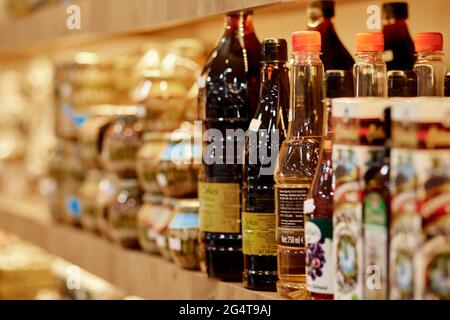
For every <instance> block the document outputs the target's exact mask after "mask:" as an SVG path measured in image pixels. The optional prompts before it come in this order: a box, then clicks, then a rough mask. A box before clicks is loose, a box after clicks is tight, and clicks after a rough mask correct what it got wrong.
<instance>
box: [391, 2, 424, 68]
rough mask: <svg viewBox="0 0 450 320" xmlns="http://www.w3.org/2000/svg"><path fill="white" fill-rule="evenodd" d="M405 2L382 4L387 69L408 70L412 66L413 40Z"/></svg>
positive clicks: (413, 57) (413, 58) (413, 60)
mask: <svg viewBox="0 0 450 320" xmlns="http://www.w3.org/2000/svg"><path fill="white" fill-rule="evenodd" d="M408 17H409V12H408V3H407V2H388V3H384V4H383V35H384V41H385V44H384V51H385V61H387V62H386V65H387V68H388V70H404V71H409V70H412V69H413V67H414V62H415V59H416V58H415V56H414V53H415V51H414V41H413V40H412V38H411V35H410V33H409V30H408V24H407V20H408Z"/></svg>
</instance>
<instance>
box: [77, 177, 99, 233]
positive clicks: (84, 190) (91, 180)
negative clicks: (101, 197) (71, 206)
mask: <svg viewBox="0 0 450 320" xmlns="http://www.w3.org/2000/svg"><path fill="white" fill-rule="evenodd" d="M102 177H103V173H102V171H100V170H96V169H93V170H90V171H89V172H88V173H87V174H86V178H85V179H84V181H83V183H82V185H81V186H80V190H79V199H80V215H81V218H80V223H81V226H82V227H83V228H84V229H86V230H89V231H94V232H95V231H97V230H98V229H97V217H96V199H97V197H98V193H99V189H100V184H101V182H102Z"/></svg>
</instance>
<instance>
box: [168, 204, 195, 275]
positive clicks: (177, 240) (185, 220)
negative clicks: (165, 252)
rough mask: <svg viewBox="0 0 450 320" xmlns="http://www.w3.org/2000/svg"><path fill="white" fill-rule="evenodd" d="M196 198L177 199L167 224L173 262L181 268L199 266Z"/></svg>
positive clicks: (191, 268) (190, 268)
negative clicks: (173, 212)
mask: <svg viewBox="0 0 450 320" xmlns="http://www.w3.org/2000/svg"><path fill="white" fill-rule="evenodd" d="M198 207H199V204H198V200H197V199H195V200H194V199H190V200H187V199H186V200H179V201H178V203H177V206H176V209H175V217H174V218H173V220H172V222H171V223H170V226H169V250H170V254H171V256H172V259H173V261H174V262H175V264H177V265H178V266H180V267H181V268H183V269H189V270H197V269H198V268H199V252H198V250H199V248H198V240H199V219H198Z"/></svg>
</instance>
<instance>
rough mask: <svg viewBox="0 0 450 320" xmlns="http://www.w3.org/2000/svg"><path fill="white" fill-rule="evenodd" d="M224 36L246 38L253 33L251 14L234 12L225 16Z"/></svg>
mask: <svg viewBox="0 0 450 320" xmlns="http://www.w3.org/2000/svg"><path fill="white" fill-rule="evenodd" d="M224 30H225V31H224V34H223V35H224V36H230V35H235V36H246V35H249V34H252V33H254V32H255V30H254V28H253V13H251V12H234V13H230V14H227V15H226V16H225V27H224Z"/></svg>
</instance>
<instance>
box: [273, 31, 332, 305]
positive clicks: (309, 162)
mask: <svg viewBox="0 0 450 320" xmlns="http://www.w3.org/2000/svg"><path fill="white" fill-rule="evenodd" d="M292 46H293V51H294V53H293V56H292V68H291V96H290V101H291V102H290V110H289V129H288V136H287V138H286V140H285V141H284V142H283V144H282V146H281V149H280V153H279V156H278V160H277V166H276V169H275V212H276V216H277V225H276V227H277V229H276V237H277V241H278V249H277V255H278V278H279V281H278V282H277V291H278V293H279V294H280V295H281V296H284V297H287V298H291V299H305V298H306V297H307V296H308V293H307V288H306V272H305V241H304V214H303V203H304V201H305V200H306V198H307V196H308V193H309V189H310V188H311V183H312V180H313V178H314V175H315V173H316V169H317V164H318V158H319V151H320V143H321V139H322V124H323V105H322V100H323V99H324V95H325V86H324V67H323V64H322V61H321V60H320V49H321V38H320V33H319V32H317V31H303V32H302V31H299V32H295V33H294V34H293V35H292Z"/></svg>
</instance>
